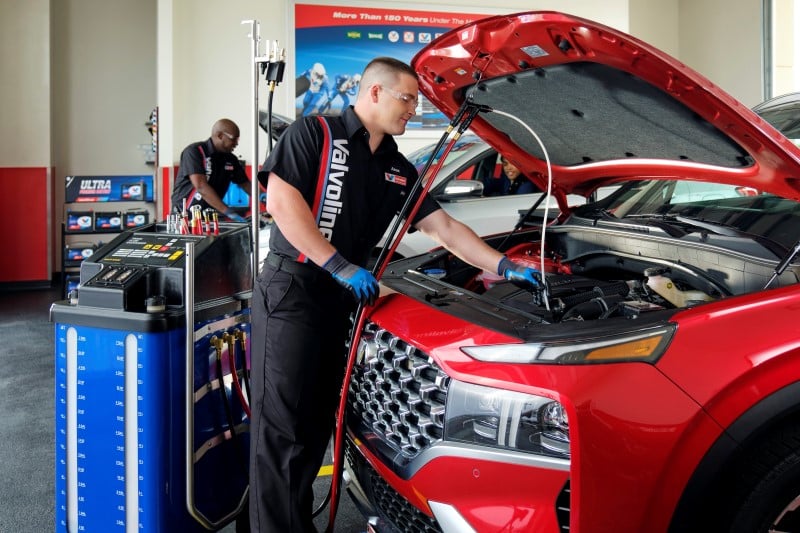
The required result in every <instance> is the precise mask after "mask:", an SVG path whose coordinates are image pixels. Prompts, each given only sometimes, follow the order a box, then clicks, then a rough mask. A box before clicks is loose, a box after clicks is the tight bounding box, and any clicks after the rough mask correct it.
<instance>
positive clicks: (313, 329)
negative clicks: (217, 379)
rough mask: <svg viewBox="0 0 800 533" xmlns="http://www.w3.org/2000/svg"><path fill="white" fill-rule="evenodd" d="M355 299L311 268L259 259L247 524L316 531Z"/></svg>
mask: <svg viewBox="0 0 800 533" xmlns="http://www.w3.org/2000/svg"><path fill="white" fill-rule="evenodd" d="M354 308H355V304H354V302H353V298H352V297H351V296H350V294H349V293H347V292H346V291H345V290H344V289H342V288H341V287H340V286H339V285H338V284H337V283H336V282H335V281H334V280H333V278H331V276H330V274H328V273H327V272H325V271H324V270H321V269H319V268H316V267H314V266H310V265H300V264H298V263H294V262H292V263H290V264H288V265H285V266H284V267H280V268H276V267H275V266H273V265H270V264H269V263H267V262H265V264H264V268H263V270H262V272H261V274H260V275H259V276H258V278H257V282H256V287H255V288H254V294H253V305H252V317H251V321H252V328H251V342H252V351H251V365H252V397H251V405H250V407H251V412H252V416H251V428H250V438H251V445H250V527H251V530H252V532H253V533H256V532H258V533H268V532H269V533H271V532H280V533H284V532H286V533H289V532H308V531H316V529H315V528H314V525H313V521H312V516H311V515H312V511H313V505H314V493H313V483H314V479H315V478H316V476H317V473H318V471H319V468H320V466H321V465H322V461H323V459H324V456H325V450H326V448H327V445H328V442H329V440H330V437H331V434H332V431H333V427H334V422H335V416H336V408H337V406H338V401H339V394H340V391H341V389H342V378H343V375H344V367H345V363H346V359H347V357H346V356H347V352H346V348H345V345H346V341H347V338H348V334H349V331H350V325H351V322H350V313H351V312H352V310H353V309H354Z"/></svg>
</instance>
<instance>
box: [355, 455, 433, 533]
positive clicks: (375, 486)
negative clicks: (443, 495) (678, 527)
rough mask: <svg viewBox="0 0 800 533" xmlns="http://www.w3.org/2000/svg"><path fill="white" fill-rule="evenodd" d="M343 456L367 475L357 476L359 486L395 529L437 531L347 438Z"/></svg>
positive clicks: (421, 532)
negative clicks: (360, 485)
mask: <svg viewBox="0 0 800 533" xmlns="http://www.w3.org/2000/svg"><path fill="white" fill-rule="evenodd" d="M345 457H346V460H347V462H348V463H350V465H351V466H352V467H353V468H354V469H355V470H356V472H358V475H359V477H360V476H364V477H366V478H368V483H364V481H365V480H364V479H360V482H361V484H362V487H364V488H367V489H368V490H369V492H370V501H371V502H372V504H373V505H374V506H375V510H377V511H378V512H379V513H380V514H381V516H382V518H383V519H384V520H386V522H388V523H389V524H390V525H391V527H392V528H393V529H394V530H395V531H402V532H403V533H441V531H442V530H441V528H440V527H439V525H438V524H437V522H436V520H435V519H433V518H431V517H430V516H428V515H426V514H425V513H423V512H422V511H420V510H419V509H417V508H416V507H414V506H413V505H411V503H409V501H408V500H406V499H405V498H403V497H402V496H401V495H400V494H399V493H398V492H397V491H396V490H394V489H393V488H392V487H391V485H389V484H388V483H386V481H385V480H384V479H383V478H382V477H381V476H379V475H378V473H377V472H376V471H375V469H374V468H372V466H370V464H369V463H368V462H367V461H365V460H363V459H362V457H361V456H360V455H359V454H358V453H357V452H355V451H354V450H353V445H352V443H351V442H350V440H349V439H348V440H346V441H345Z"/></svg>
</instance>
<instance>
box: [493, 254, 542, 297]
mask: <svg viewBox="0 0 800 533" xmlns="http://www.w3.org/2000/svg"><path fill="white" fill-rule="evenodd" d="M497 274H498V275H500V276H503V277H504V278H506V279H507V280H508V281H510V282H511V283H513V284H514V285H516V286H517V287H520V288H522V289H527V290H531V289H536V288H538V287H539V286H541V281H542V275H541V274H540V273H539V271H538V270H536V269H535V268H530V267H526V266H524V265H520V264H519V263H515V262H514V261H512V260H511V259H509V258H508V257H506V256H503V258H502V259H501V260H500V263H498V265H497Z"/></svg>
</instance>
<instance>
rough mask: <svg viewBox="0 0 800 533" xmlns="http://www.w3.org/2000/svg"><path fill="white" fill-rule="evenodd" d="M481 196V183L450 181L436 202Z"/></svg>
mask: <svg viewBox="0 0 800 533" xmlns="http://www.w3.org/2000/svg"><path fill="white" fill-rule="evenodd" d="M472 196H476V197H480V196H483V183H481V182H480V181H477V180H458V179H451V180H450V181H449V182H448V183H447V185H445V187H444V191H443V192H442V193H441V194H440V195H438V196H437V198H436V199H437V200H455V199H457V198H468V197H472Z"/></svg>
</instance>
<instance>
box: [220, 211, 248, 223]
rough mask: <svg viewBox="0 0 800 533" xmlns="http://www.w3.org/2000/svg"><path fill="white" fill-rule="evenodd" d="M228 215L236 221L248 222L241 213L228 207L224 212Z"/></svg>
mask: <svg viewBox="0 0 800 533" xmlns="http://www.w3.org/2000/svg"><path fill="white" fill-rule="evenodd" d="M223 214H224V215H225V216H226V217H228V218H229V219H231V220H233V221H234V222H247V220H245V219H244V217H242V216H241V215H239V214H238V213H236V211H234V210H233V209H226V210H225V213H223Z"/></svg>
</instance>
